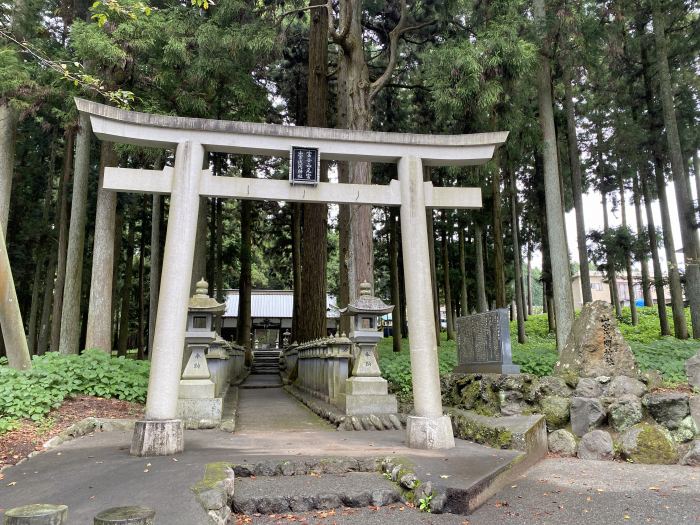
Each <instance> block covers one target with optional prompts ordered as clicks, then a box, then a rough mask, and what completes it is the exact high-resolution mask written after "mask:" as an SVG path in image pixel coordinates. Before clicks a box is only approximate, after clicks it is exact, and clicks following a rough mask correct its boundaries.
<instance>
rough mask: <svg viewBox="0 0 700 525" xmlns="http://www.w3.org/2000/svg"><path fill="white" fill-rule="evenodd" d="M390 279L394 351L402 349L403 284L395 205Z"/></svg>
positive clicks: (389, 213)
mask: <svg viewBox="0 0 700 525" xmlns="http://www.w3.org/2000/svg"><path fill="white" fill-rule="evenodd" d="M388 215H389V223H390V224H389V279H390V280H391V303H392V304H393V305H394V311H393V312H392V313H391V333H392V343H393V349H394V352H400V351H401V339H402V336H403V334H402V332H401V328H402V326H401V322H402V319H401V317H402V316H401V314H402V311H401V285H400V283H399V244H400V242H399V227H398V220H399V213H398V210H397V209H396V208H395V207H392V208H390V209H389V212H388Z"/></svg>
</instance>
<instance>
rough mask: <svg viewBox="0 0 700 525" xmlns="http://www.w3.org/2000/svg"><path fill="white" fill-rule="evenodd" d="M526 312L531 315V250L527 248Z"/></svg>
mask: <svg viewBox="0 0 700 525" xmlns="http://www.w3.org/2000/svg"><path fill="white" fill-rule="evenodd" d="M527 313H528V315H532V251H531V250H530V248H529V247H528V250H527Z"/></svg>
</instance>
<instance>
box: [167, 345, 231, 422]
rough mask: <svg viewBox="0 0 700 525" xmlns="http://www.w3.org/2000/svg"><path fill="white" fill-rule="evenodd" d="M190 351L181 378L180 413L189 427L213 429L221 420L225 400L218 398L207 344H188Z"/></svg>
mask: <svg viewBox="0 0 700 525" xmlns="http://www.w3.org/2000/svg"><path fill="white" fill-rule="evenodd" d="M188 346H189V349H190V351H191V353H190V357H189V359H188V360H187V366H186V367H185V371H184V372H183V373H182V379H181V380H180V392H179V396H178V397H179V399H178V401H177V415H178V417H179V418H182V420H183V421H184V423H185V427H187V428H213V427H215V426H217V425H218V424H219V423H220V422H221V413H222V410H223V399H222V398H220V397H215V393H216V385H214V382H213V381H212V380H211V379H210V374H209V367H208V365H207V358H206V356H205V354H204V352H205V350H206V346H205V345H188Z"/></svg>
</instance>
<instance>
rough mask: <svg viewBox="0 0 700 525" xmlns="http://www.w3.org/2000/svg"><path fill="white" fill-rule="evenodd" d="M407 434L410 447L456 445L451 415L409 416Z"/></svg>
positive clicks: (430, 447) (450, 446)
mask: <svg viewBox="0 0 700 525" xmlns="http://www.w3.org/2000/svg"><path fill="white" fill-rule="evenodd" d="M406 434H407V441H408V446H409V447H410V448H423V449H446V448H454V446H455V438H454V434H453V433H452V421H451V420H450V417H449V416H440V417H420V416H408V419H407V421H406Z"/></svg>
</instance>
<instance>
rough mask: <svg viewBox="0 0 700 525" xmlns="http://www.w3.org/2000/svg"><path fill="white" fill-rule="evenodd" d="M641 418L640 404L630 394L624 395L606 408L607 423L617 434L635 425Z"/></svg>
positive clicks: (635, 397) (637, 399) (636, 398)
mask: <svg viewBox="0 0 700 525" xmlns="http://www.w3.org/2000/svg"><path fill="white" fill-rule="evenodd" d="M642 417H644V415H643V413H642V402H641V401H640V400H639V398H638V397H637V396H634V395H632V394H625V395H623V396H621V397H620V398H619V399H616V400H615V401H614V402H613V403H611V404H610V406H608V422H609V423H610V426H611V427H613V428H614V429H615V430H616V431H617V432H622V431H624V430H627V429H628V428H629V427H631V426H634V425H636V424H637V423H639V422H640V421H641V420H642Z"/></svg>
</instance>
